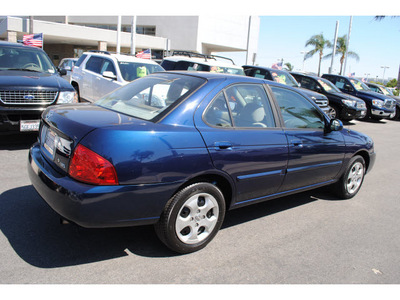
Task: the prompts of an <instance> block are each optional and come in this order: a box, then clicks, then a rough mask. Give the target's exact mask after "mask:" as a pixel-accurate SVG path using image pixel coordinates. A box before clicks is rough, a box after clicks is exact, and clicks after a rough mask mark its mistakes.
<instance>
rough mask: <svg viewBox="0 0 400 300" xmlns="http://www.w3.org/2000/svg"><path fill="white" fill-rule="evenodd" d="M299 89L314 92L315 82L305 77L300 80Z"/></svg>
mask: <svg viewBox="0 0 400 300" xmlns="http://www.w3.org/2000/svg"><path fill="white" fill-rule="evenodd" d="M301 87H303V88H306V89H309V90H314V91H315V90H316V89H317V87H316V83H315V81H314V80H312V79H310V78H306V77H303V78H301Z"/></svg>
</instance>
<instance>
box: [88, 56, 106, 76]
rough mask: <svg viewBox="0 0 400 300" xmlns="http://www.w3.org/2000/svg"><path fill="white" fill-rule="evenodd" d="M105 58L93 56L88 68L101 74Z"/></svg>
mask: <svg viewBox="0 0 400 300" xmlns="http://www.w3.org/2000/svg"><path fill="white" fill-rule="evenodd" d="M102 63H103V59H102V58H101V57H97V56H92V57H91V58H89V60H88V62H87V63H86V69H87V70H89V71H92V72H95V73H98V74H100V70H101V66H102Z"/></svg>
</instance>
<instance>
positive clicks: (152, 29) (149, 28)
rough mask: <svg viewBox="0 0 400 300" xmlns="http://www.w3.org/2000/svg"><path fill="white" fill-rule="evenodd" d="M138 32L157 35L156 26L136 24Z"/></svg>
mask: <svg viewBox="0 0 400 300" xmlns="http://www.w3.org/2000/svg"><path fill="white" fill-rule="evenodd" d="M136 33H137V34H144V35H151V36H156V27H155V26H136Z"/></svg>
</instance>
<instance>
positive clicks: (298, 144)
mask: <svg viewBox="0 0 400 300" xmlns="http://www.w3.org/2000/svg"><path fill="white" fill-rule="evenodd" d="M291 144H292V146H293V147H294V148H303V141H302V140H292V141H291Z"/></svg>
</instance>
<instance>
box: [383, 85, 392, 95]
mask: <svg viewBox="0 0 400 300" xmlns="http://www.w3.org/2000/svg"><path fill="white" fill-rule="evenodd" d="M381 91H382V93H383V94H384V95H385V96H393V93H392V92H391V91H390V90H388V89H387V88H386V87H384V86H382V87H381Z"/></svg>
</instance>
